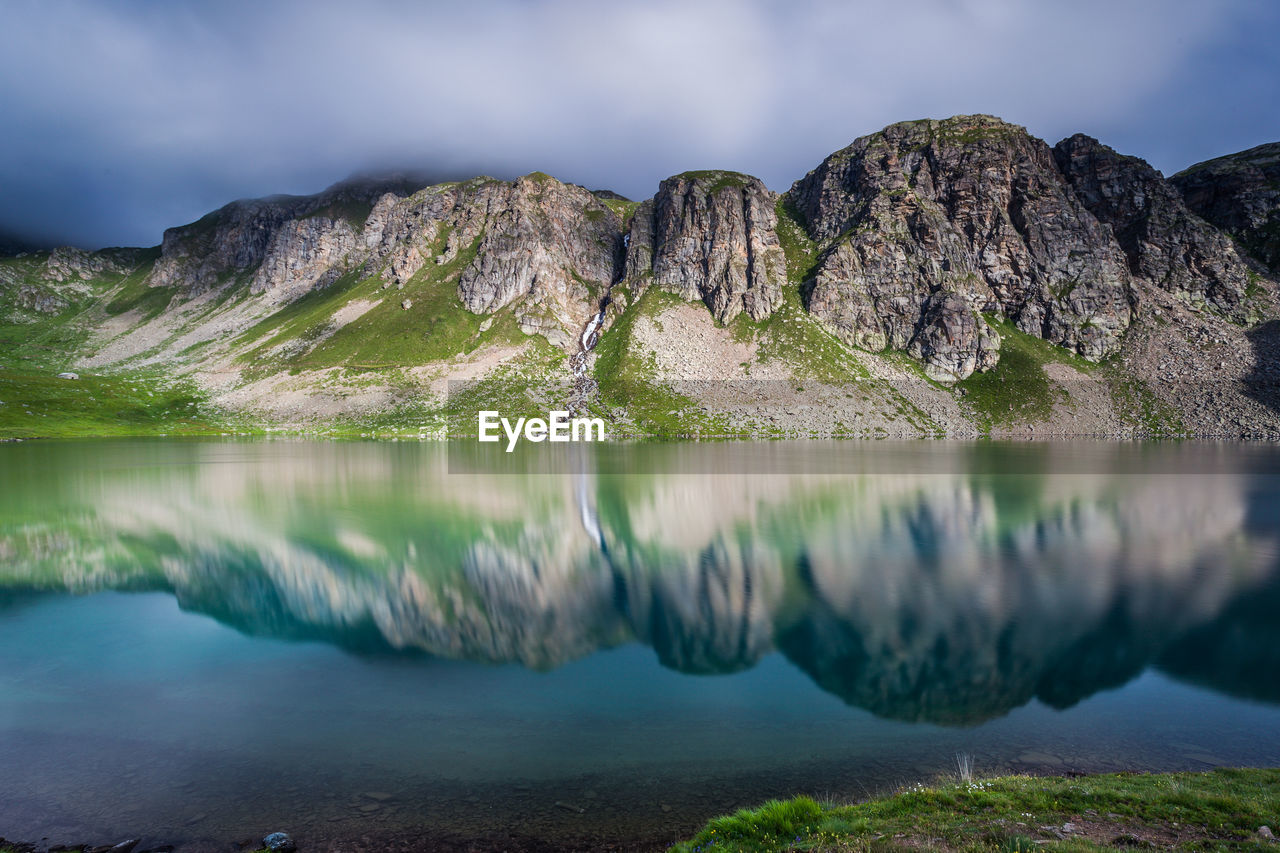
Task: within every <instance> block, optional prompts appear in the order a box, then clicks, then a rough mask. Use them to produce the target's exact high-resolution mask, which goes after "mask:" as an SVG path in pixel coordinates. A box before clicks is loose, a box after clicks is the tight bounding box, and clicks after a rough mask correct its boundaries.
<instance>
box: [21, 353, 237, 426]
mask: <svg viewBox="0 0 1280 853" xmlns="http://www.w3.org/2000/svg"><path fill="white" fill-rule="evenodd" d="M80 377H81V378H80V379H58V378H57V376H55V375H53V374H51V373H33V372H25V371H18V370H7V369H2V370H0V437H3V438H50V437H80V436H108V435H155V434H158V433H166V434H169V435H202V434H203V435H207V434H210V433H217V432H224V431H228V429H229V427H228V425H227V423H226V421H225V418H224V416H223V415H222V413H221V412H218V411H216V410H215V409H214V408H213V407H211V406H210V405H209V404H208V403H207V402H206V400H205V398H204V396H203V395H202V394H200V393H199V392H198V391H197V390H196V389H195V388H193V387H192V386H190V385H187V384H186V383H173V382H167V381H164V380H162V379H161V378H160V377H158V376H154V375H141V374H140V375H134V376H90V375H86V374H84V373H81V374H80Z"/></svg>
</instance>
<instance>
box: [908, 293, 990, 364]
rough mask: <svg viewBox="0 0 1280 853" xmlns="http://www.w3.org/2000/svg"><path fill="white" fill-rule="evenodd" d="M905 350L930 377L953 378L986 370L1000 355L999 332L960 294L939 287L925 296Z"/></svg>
mask: <svg viewBox="0 0 1280 853" xmlns="http://www.w3.org/2000/svg"><path fill="white" fill-rule="evenodd" d="M907 352H908V353H909V354H910V355H912V356H914V357H915V358H917V359H919V360H920V361H921V362H923V363H924V370H925V373H926V375H928V376H929V378H930V379H935V380H937V381H939V382H954V381H956V380H957V379H963V378H964V377H966V376H969V375H971V374H973V372H974V371H981V370H990V369H991V368H993V367H995V366H996V362H997V361H999V359H1000V335H999V334H997V333H996V331H995V329H993V328H991V327H990V326H989V325H988V324H987V322H986V321H985V320H983V319H982V318H981V317H979V316H976V315H975V314H974V313H973V311H972V310H971V309H970V308H969V305H968V303H966V302H965V300H964V297H962V296H960V295H959V294H957V293H953V292H951V291H946V290H939V291H937V292H935V293H934V294H933V295H932V296H930V297H929V300H928V302H926V303H925V306H924V314H923V315H922V316H921V319H920V328H919V330H918V331H917V332H916V336H915V337H914V338H912V340H911V345H910V346H909V347H908V348H907Z"/></svg>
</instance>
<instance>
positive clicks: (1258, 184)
mask: <svg viewBox="0 0 1280 853" xmlns="http://www.w3.org/2000/svg"><path fill="white" fill-rule="evenodd" d="M1169 182H1170V183H1171V184H1173V185H1174V186H1175V187H1176V188H1177V189H1178V190H1180V191H1181V193H1182V197H1183V198H1184V199H1185V200H1186V203H1187V207H1189V208H1191V210H1193V211H1195V213H1196V214H1198V215H1199V216H1202V217H1204V218H1205V219H1206V220H1208V221H1209V222H1211V223H1213V224H1214V225H1216V226H1217V227H1219V228H1221V229H1222V230H1223V231H1226V232H1227V233H1228V234H1230V235H1231V236H1233V237H1235V238H1236V239H1237V240H1239V241H1240V243H1241V244H1242V245H1243V246H1244V247H1245V249H1247V250H1248V251H1249V253H1250V254H1251V255H1253V257H1255V258H1257V259H1258V260H1259V261H1261V262H1262V263H1264V264H1266V265H1267V266H1268V267H1270V269H1271V271H1272V272H1274V273H1280V142H1272V143H1269V144H1267V145H1259V146H1258V147H1257V148H1250V149H1249V150H1248V151H1241V152H1240V153H1238V154H1230V155H1228V156H1226V157H1218V158H1217V159H1214V160H1208V161H1206V162H1204V163H1199V164H1197V165H1195V166H1192V167H1191V168H1190V169H1187V170H1186V171H1184V172H1179V173H1178V174H1176V175H1174V176H1173V177H1172V178H1170V179H1169Z"/></svg>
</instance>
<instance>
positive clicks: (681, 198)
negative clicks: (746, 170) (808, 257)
mask: <svg viewBox="0 0 1280 853" xmlns="http://www.w3.org/2000/svg"><path fill="white" fill-rule="evenodd" d="M776 201H777V196H775V195H774V194H773V193H772V192H770V191H769V190H768V188H767V187H765V185H764V184H763V183H762V182H761V181H760V180H759V179H758V178H753V177H750V176H749V175H742V174H739V173H737V172H686V173H684V174H682V175H676V176H675V177H671V178H667V179H666V180H665V181H663V182H662V183H661V184H659V186H658V193H657V195H656V196H654V198H653V200H652V202H651V203H646V204H644V205H642V206H641V207H640V209H639V210H637V211H636V215H635V216H634V217H633V218H632V224H631V231H630V241H629V246H628V252H627V269H626V278H627V279H628V280H629V281H633V282H635V287H636V290H637V292H643V291H644V289H645V288H646V287H647V286H648V285H649V283H650V281H651V282H652V283H653V284H654V285H656V286H657V287H659V288H661V289H663V290H666V291H669V292H671V293H675V294H677V295H679V296H681V297H683V298H685V299H690V300H692V299H701V300H702V301H703V302H705V303H706V304H707V307H708V308H710V309H711V313H712V314H713V315H714V316H715V318H716V319H717V320H719V321H720V322H722V323H723V322H728V321H730V320H732V319H733V318H734V317H736V316H738V314H740V313H742V312H744V311H745V312H746V314H747V315H748V316H749V317H751V318H752V319H753V320H763V319H764V318H765V317H768V316H769V315H770V314H772V313H773V311H774V309H776V308H777V307H778V306H779V305H780V304H781V303H782V287H783V284H784V283H785V282H786V278H787V272H786V257H785V256H784V254H783V251H782V244H781V243H780V242H779V240H778V233H777V215H776V213H775V212H774V206H775V203H776Z"/></svg>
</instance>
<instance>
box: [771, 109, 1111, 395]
mask: <svg viewBox="0 0 1280 853" xmlns="http://www.w3.org/2000/svg"><path fill="white" fill-rule="evenodd" d="M787 202H788V203H789V204H790V205H791V206H792V207H793V209H794V210H795V211H796V213H797V214H798V218H799V219H800V220H801V222H802V224H803V225H804V226H805V227H806V229H807V230H808V232H809V235H810V236H811V237H812V238H813V239H814V240H815V241H817V242H818V243H819V246H820V248H821V249H822V250H823V255H822V257H821V259H820V261H819V264H818V268H817V272H816V275H815V277H814V279H813V281H812V282H810V283H809V284H808V287H807V298H806V303H807V305H808V307H809V310H810V311H812V312H813V313H814V314H815V315H816V316H818V317H819V318H821V319H823V320H824V321H825V322H826V323H827V324H828V325H829V326H830V327H831V328H832V329H833V331H835V333H836V334H837V335H839V336H840V337H841V338H842V339H844V340H845V341H846V342H848V343H850V344H853V345H855V346H859V347H863V348H866V349H871V350H879V349H883V348H885V347H893V348H899V349H908V350H909V351H912V352H916V353H920V354H921V357H923V358H926V363H927V364H928V365H929V368H930V371H931V372H932V373H934V374H937V375H944V374H951V375H953V376H954V377H955V378H963V377H964V376H967V375H969V374H968V373H967V372H966V371H967V370H969V367H968V365H969V364H973V365H974V369H983V368H982V365H985V364H994V360H993V358H992V356H993V354H994V349H993V348H994V347H996V346H998V337H996V336H993V335H990V334H987V335H983V334H980V333H979V332H978V330H979V329H980V326H979V325H978V324H979V323H980V322H981V320H980V318H978V317H977V316H976V314H977V313H978V312H989V313H993V314H996V315H999V316H1003V317H1005V318H1008V319H1009V320H1011V321H1012V322H1013V323H1014V325H1016V326H1017V327H1018V328H1019V329H1021V330H1022V331H1024V332H1027V333H1029V334H1033V335H1036V336H1038V337H1042V338H1045V339H1046V340H1049V341H1052V342H1053V343H1056V344H1060V345H1062V346H1064V347H1066V348H1068V349H1071V350H1074V351H1075V352H1078V353H1079V354H1081V355H1083V356H1085V357H1086V358H1090V359H1095V360H1096V359H1099V358H1102V357H1103V356H1105V355H1107V354H1109V353H1111V352H1114V351H1115V350H1116V349H1117V348H1118V347H1119V345H1120V340H1121V338H1122V336H1123V334H1124V331H1125V329H1126V328H1127V327H1128V325H1129V323H1130V321H1131V319H1132V312H1131V307H1130V276H1129V271H1128V269H1127V264H1126V263H1125V258H1124V254H1123V253H1122V252H1121V251H1120V249H1119V247H1118V246H1117V245H1116V243H1115V241H1114V240H1113V239H1112V237H1111V235H1110V233H1109V231H1108V230H1107V229H1106V228H1104V227H1103V226H1102V225H1100V224H1099V223H1098V221H1097V220H1096V219H1095V218H1094V216H1093V215H1092V214H1091V213H1090V212H1089V211H1088V210H1086V209H1085V208H1084V206H1083V205H1082V204H1081V203H1080V202H1079V201H1078V200H1077V199H1076V198H1075V197H1074V195H1073V193H1072V192H1071V188H1070V187H1069V186H1068V185H1067V183H1066V181H1065V180H1064V179H1063V177H1062V175H1061V173H1059V171H1058V169H1057V166H1056V164H1055V162H1054V159H1053V155H1052V152H1051V151H1050V149H1049V147H1048V146H1047V145H1046V144H1045V143H1044V142H1042V141H1040V140H1038V139H1035V138H1033V137H1031V136H1030V135H1029V134H1027V132H1026V131H1025V130H1024V129H1022V128H1020V127H1016V126H1014V125H1010V124H1006V123H1004V122H1002V121H1000V120H999V119H995V118H991V117H989V116H960V117H957V118H954V119H948V120H946V121H918V122H906V123H903V124H895V125H891V126H889V127H887V128H885V129H884V130H883V131H881V132H880V133H876V134H872V135H870V136H866V137H863V138H861V139H858V140H856V141H855V142H854V143H853V144H852V145H851V146H849V147H848V148H846V149H844V150H843V151H839V152H837V153H835V154H833V155H831V156H830V157H828V158H827V159H826V160H825V161H824V162H823V163H822V165H820V166H819V167H818V168H817V169H815V170H814V171H812V172H810V173H809V174H808V175H807V176H805V177H804V178H803V179H801V180H800V181H798V182H796V184H795V185H794V186H793V187H792V188H791V190H790V191H789V192H788V194H787ZM939 292H942V293H945V294H946V295H944V296H939V297H935V294H937V293H939ZM967 329H973V330H974V333H973V334H963V332H964V330H967ZM956 332H961V333H962V334H961V336H960V337H954V335H955V333H956ZM917 339H919V341H918V342H917Z"/></svg>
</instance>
